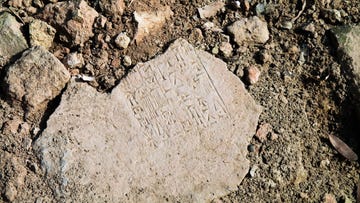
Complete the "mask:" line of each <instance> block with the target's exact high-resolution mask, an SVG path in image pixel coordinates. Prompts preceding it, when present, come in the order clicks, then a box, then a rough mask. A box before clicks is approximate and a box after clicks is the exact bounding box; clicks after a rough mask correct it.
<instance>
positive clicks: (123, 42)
mask: <svg viewBox="0 0 360 203" xmlns="http://www.w3.org/2000/svg"><path fill="white" fill-rule="evenodd" d="M130 41H131V40H130V38H129V37H128V36H127V35H126V33H124V32H122V33H120V34H119V35H118V36H117V37H116V39H115V44H116V46H117V47H119V48H120V49H126V48H128V46H129V44H130Z"/></svg>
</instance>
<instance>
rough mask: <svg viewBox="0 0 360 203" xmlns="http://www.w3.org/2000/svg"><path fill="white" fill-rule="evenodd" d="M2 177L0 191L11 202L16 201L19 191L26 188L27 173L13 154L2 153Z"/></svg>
mask: <svg viewBox="0 0 360 203" xmlns="http://www.w3.org/2000/svg"><path fill="white" fill-rule="evenodd" d="M0 164H1V166H3V167H2V168H0V174H4V175H2V176H1V183H0V189H1V190H0V191H1V195H3V196H5V197H6V199H7V200H8V201H10V202H12V201H14V200H16V197H17V193H18V191H21V190H22V188H23V186H24V181H25V177H26V175H27V171H26V168H25V166H24V165H23V164H22V163H21V161H20V159H19V158H18V157H16V156H14V155H13V154H10V153H8V152H4V151H2V152H1V153H0Z"/></svg>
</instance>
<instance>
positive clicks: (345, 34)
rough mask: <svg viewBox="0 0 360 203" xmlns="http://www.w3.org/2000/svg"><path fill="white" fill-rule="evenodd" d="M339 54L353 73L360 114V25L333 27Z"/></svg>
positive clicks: (349, 71)
mask: <svg viewBox="0 0 360 203" xmlns="http://www.w3.org/2000/svg"><path fill="white" fill-rule="evenodd" d="M332 33H333V36H334V37H335V42H336V44H337V47H338V51H339V55H340V57H341V59H342V60H343V63H344V64H345V65H346V66H347V68H349V70H348V71H347V72H348V73H350V74H351V75H352V82H353V84H354V87H355V88H354V94H355V98H357V101H356V102H357V103H358V106H359V107H358V109H359V110H358V111H359V116H360V25H357V26H351V27H350V26H340V27H336V28H333V29H332Z"/></svg>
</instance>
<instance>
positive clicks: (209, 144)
mask: <svg viewBox="0 0 360 203" xmlns="http://www.w3.org/2000/svg"><path fill="white" fill-rule="evenodd" d="M260 112H261V108H260V106H258V105H256V104H255V102H254V100H253V99H252V98H251V96H250V95H249V94H248V93H247V91H246V89H245V88H244V85H243V83H242V82H241V81H240V80H239V79H238V78H237V77H236V76H235V75H233V74H232V73H231V72H229V71H228V70H227V68H226V64H225V63H224V62H223V61H221V60H219V59H217V58H215V57H214V56H212V55H210V54H208V53H206V52H204V51H198V50H195V49H194V48H193V47H192V46H191V45H190V44H189V43H188V42H186V41H185V40H183V39H179V40H177V41H175V42H174V43H173V44H172V45H171V46H170V47H169V49H168V50H167V51H166V52H165V53H164V54H163V55H160V56H158V57H156V58H155V59H153V60H151V61H149V62H146V63H144V64H138V65H137V66H136V67H135V68H134V69H133V71H132V72H130V73H129V74H128V75H127V77H126V78H124V79H123V80H122V81H121V82H120V84H119V85H118V86H117V87H115V89H114V90H113V91H112V93H111V94H103V93H98V92H97V91H96V90H95V89H93V88H91V87H90V86H88V85H87V84H84V83H76V82H74V81H72V82H71V83H70V84H69V85H68V88H67V90H66V91H65V92H64V94H63V96H62V100H61V103H60V106H59V107H58V108H57V110H56V111H55V112H54V114H53V115H52V116H51V117H50V119H49V120H48V122H47V128H46V129H45V130H44V132H43V133H42V134H41V136H40V137H39V139H38V140H37V141H36V142H35V144H34V150H35V152H36V153H37V154H38V155H39V158H40V160H41V165H42V168H43V170H44V171H45V173H46V175H47V177H48V181H49V185H51V186H52V187H53V188H54V191H55V194H56V196H57V200H58V201H70V202H71V201H73V202H80V201H81V202H105V201H108V202H165V201H170V202H175V201H180V202H204V201H210V200H212V199H213V198H216V197H219V196H222V195H226V194H228V193H229V192H230V191H231V190H235V189H236V188H237V185H238V184H240V183H241V181H242V179H243V178H244V176H245V175H246V173H247V172H248V168H249V161H248V160H247V159H246V154H247V145H248V143H249V141H250V139H251V137H252V136H253V135H254V133H255V129H256V126H257V122H258V117H259V114H260Z"/></svg>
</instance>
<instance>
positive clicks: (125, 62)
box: [123, 55, 132, 66]
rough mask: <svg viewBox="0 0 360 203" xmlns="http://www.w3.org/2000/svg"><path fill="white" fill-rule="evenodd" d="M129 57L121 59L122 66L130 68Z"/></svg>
mask: <svg viewBox="0 0 360 203" xmlns="http://www.w3.org/2000/svg"><path fill="white" fill-rule="evenodd" d="M131 63H132V62H131V57H130V56H127V55H126V56H124V58H123V64H124V66H131Z"/></svg>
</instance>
